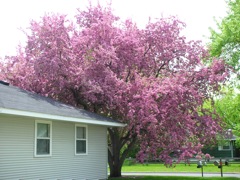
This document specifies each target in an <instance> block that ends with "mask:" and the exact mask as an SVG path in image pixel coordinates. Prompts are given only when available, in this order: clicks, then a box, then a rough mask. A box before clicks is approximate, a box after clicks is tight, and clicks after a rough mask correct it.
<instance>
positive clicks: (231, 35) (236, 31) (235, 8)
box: [209, 0, 240, 78]
mask: <svg viewBox="0 0 240 180" xmlns="http://www.w3.org/2000/svg"><path fill="white" fill-rule="evenodd" d="M227 2H228V11H227V15H226V17H224V18H223V19H222V20H221V22H217V26H218V29H217V30H214V29H210V30H211V37H210V39H211V43H210V44H209V49H210V54H211V56H213V57H220V58H223V59H224V60H225V61H226V62H227V63H228V64H229V65H231V66H232V67H233V68H234V70H235V71H236V73H237V75H238V78H240V74H239V70H240V0H229V1H227Z"/></svg>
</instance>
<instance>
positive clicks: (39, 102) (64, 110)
mask: <svg viewBox="0 0 240 180" xmlns="http://www.w3.org/2000/svg"><path fill="white" fill-rule="evenodd" d="M0 108H4V109H10V110H17V111H24V112H31V113H41V114H45V115H50V116H51V115H53V116H62V117H65V118H68V117H69V118H77V119H84V120H88V121H89V123H91V124H95V122H99V124H103V125H104V123H105V124H106V125H109V124H112V125H113V126H123V124H121V123H119V122H118V121H115V120H113V119H110V118H107V117H103V116H100V115H98V114H95V113H91V112H89V111H86V110H83V109H78V108H75V107H72V106H69V105H66V104H63V103H60V102H58V101H55V100H53V99H51V98H47V97H43V96H41V95H38V94H35V93H32V92H29V91H25V90H22V89H20V88H17V87H15V86H11V85H9V86H8V85H3V84H2V83H0ZM0 113H1V111H0ZM93 122H94V123H93ZM96 124H98V123H96Z"/></svg>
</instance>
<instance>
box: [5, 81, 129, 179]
mask: <svg viewBox="0 0 240 180" xmlns="http://www.w3.org/2000/svg"><path fill="white" fill-rule="evenodd" d="M123 126H124V124H122V123H119V122H117V121H114V120H112V119H110V118H106V117H102V116H99V115H97V114H94V113H91V112H88V111H85V110H82V109H77V108H74V107H72V106H69V105H66V104H63V103H60V102H57V101H55V100H53V99H50V98H46V97H43V96H40V95H38V94H35V93H31V92H28V91H25V90H22V89H19V88H17V87H14V86H11V85H8V84H7V83H4V82H2V81H0V179H24V180H25V179H31V180H32V179H51V180H52V179H91V180H93V179H107V157H108V156H107V128H108V127H123Z"/></svg>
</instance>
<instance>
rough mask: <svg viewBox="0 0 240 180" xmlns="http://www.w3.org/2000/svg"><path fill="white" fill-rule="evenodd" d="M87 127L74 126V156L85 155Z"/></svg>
mask: <svg viewBox="0 0 240 180" xmlns="http://www.w3.org/2000/svg"><path fill="white" fill-rule="evenodd" d="M87 149H88V146H87V126H86V125H76V126H75V154H87Z"/></svg>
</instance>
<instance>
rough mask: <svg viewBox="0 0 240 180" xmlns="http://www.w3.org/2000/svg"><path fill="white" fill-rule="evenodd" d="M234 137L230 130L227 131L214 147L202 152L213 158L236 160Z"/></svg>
mask: <svg viewBox="0 0 240 180" xmlns="http://www.w3.org/2000/svg"><path fill="white" fill-rule="evenodd" d="M236 138H237V137H236V136H235V135H234V134H233V133H232V130H231V129H228V130H227V131H226V132H225V134H224V135H222V138H221V140H219V141H218V144H217V145H216V146H214V147H206V148H204V149H203V150H202V151H203V153H208V154H210V155H211V156H214V157H215V158H225V159H234V158H238V157H239V154H238V148H237V147H236V145H235V141H236Z"/></svg>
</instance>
